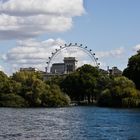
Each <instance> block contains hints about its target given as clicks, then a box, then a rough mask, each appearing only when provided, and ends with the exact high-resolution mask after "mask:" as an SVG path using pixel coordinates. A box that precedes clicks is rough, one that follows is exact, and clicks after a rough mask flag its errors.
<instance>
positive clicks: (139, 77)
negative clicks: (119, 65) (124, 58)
mask: <svg viewBox="0 0 140 140" xmlns="http://www.w3.org/2000/svg"><path fill="white" fill-rule="evenodd" d="M123 75H124V76H126V77H128V78H129V79H131V80H132V81H133V82H134V83H135V84H136V88H137V89H140V50H139V51H138V52H137V54H136V55H133V56H131V57H130V58H129V61H128V65H127V68H126V69H125V70H124V71H123Z"/></svg>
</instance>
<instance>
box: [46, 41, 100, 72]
mask: <svg viewBox="0 0 140 140" xmlns="http://www.w3.org/2000/svg"><path fill="white" fill-rule="evenodd" d="M59 47H60V48H59V49H55V52H52V53H51V56H50V57H48V59H49V60H48V61H47V62H46V63H47V67H46V68H47V71H48V69H49V68H50V64H51V62H52V60H53V59H54V58H55V56H56V55H58V54H59V53H60V52H61V50H64V49H66V48H70V47H71V48H72V47H73V48H74V47H75V48H78V49H81V50H82V51H83V52H85V53H86V54H87V55H88V56H90V58H91V59H92V61H94V63H95V65H96V66H95V67H97V68H99V65H100V63H98V62H97V61H98V58H96V57H95V53H93V52H92V50H91V49H89V50H88V47H87V46H85V47H84V46H83V45H82V44H80V45H78V44H77V43H75V44H72V43H70V44H68V45H67V44H65V45H62V46H59Z"/></svg>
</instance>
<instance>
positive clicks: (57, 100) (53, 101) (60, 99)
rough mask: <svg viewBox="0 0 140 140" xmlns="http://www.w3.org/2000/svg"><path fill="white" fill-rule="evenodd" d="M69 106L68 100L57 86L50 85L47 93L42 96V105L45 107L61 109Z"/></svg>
mask: <svg viewBox="0 0 140 140" xmlns="http://www.w3.org/2000/svg"><path fill="white" fill-rule="evenodd" d="M69 104H70V98H69V97H68V96H67V95H65V94H64V93H62V92H61V90H60V88H59V86H57V85H51V86H50V90H49V91H48V93H47V94H46V93H44V94H42V105H43V106H45V107H48V106H50V107H61V106H67V105H69Z"/></svg>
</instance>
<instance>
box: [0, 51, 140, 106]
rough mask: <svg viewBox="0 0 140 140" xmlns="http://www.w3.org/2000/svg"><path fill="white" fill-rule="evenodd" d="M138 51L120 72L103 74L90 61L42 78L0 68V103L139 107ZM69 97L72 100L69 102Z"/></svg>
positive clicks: (33, 74)
mask: <svg viewBox="0 0 140 140" xmlns="http://www.w3.org/2000/svg"><path fill="white" fill-rule="evenodd" d="M139 80H140V51H138V53H137V54H136V55H134V56H132V57H131V58H130V59H129V62H128V67H127V68H126V69H125V70H124V72H123V76H114V75H109V74H105V73H103V72H102V71H100V69H98V68H96V67H93V66H91V65H83V66H82V67H80V68H78V69H77V70H76V71H75V72H73V73H71V74H68V75H65V76H61V77H59V76H57V77H53V78H51V79H49V80H47V81H44V80H43V77H42V75H41V73H39V72H29V71H21V72H16V73H14V74H13V75H12V76H10V77H8V76H7V75H6V74H4V73H3V72H2V71H1V72H0V106H1V107H62V106H68V105H70V103H77V104H80V105H98V106H103V107H127V108H130V107H140V91H139V89H140V85H139ZM71 101H72V102H71Z"/></svg>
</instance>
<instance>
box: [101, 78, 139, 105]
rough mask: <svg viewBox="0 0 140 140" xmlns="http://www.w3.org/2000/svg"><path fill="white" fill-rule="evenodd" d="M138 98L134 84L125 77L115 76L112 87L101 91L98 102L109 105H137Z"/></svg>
mask: <svg viewBox="0 0 140 140" xmlns="http://www.w3.org/2000/svg"><path fill="white" fill-rule="evenodd" d="M139 100H140V98H139V94H138V92H137V90H136V89H135V84H134V83H133V82H132V81H131V80H129V79H127V78H126V77H116V78H114V80H113V82H112V87H110V88H109V89H105V90H103V91H102V93H101V95H100V98H99V100H98V104H99V106H109V107H138V106H139V102H138V101H139Z"/></svg>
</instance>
